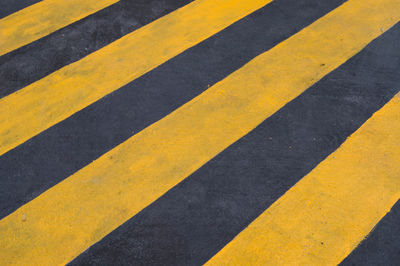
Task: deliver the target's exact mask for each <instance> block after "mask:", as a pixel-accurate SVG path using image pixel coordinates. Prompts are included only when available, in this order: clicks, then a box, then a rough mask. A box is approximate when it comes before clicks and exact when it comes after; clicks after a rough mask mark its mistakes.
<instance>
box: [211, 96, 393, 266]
mask: <svg viewBox="0 0 400 266" xmlns="http://www.w3.org/2000/svg"><path fill="white" fill-rule="evenodd" d="M399 140H400V94H398V95H397V96H396V97H395V98H394V99H392V101H391V102H389V103H388V104H387V105H386V106H385V107H383V108H382V109H381V110H380V111H378V112H377V113H375V114H374V116H373V117H372V118H371V119H370V120H369V121H367V122H366V123H365V124H364V125H363V126H362V127H361V128H360V129H359V130H358V131H357V132H356V133H354V134H353V135H352V136H351V137H350V138H349V139H348V140H347V141H346V142H345V143H344V144H343V145H342V146H341V147H340V148H339V149H338V150H337V151H335V152H334V153H332V154H331V155H330V156H329V157H328V158H327V159H326V160H325V161H323V162H322V163H321V164H319V165H318V166H317V167H316V168H315V169H314V170H313V171H312V172H311V173H310V174H308V175H307V176H305V177H304V178H303V179H302V180H301V181H300V182H299V183H297V184H296V185H295V186H294V187H292V188H291V189H290V190H289V191H288V192H286V194H284V195H283V196H282V197H281V198H280V199H279V200H278V201H276V202H275V203H274V204H273V205H272V206H271V207H270V208H269V209H268V210H266V211H265V212H264V213H263V214H261V215H260V216H259V217H258V218H257V219H256V220H255V221H253V223H251V224H250V226H249V227H248V228H246V229H245V230H244V231H242V232H241V233H240V234H239V235H238V236H237V237H236V238H235V239H234V240H232V241H231V242H230V243H229V244H228V245H227V246H226V247H224V248H223V249H222V250H221V251H220V252H219V253H218V254H217V255H215V257H214V258H212V259H211V260H210V261H209V262H208V263H207V264H208V265H337V264H338V263H340V262H341V261H342V260H343V259H344V258H345V257H346V256H347V255H348V254H349V253H350V252H351V251H352V250H353V249H354V248H355V247H356V246H357V245H358V243H360V242H361V241H362V240H363V238H364V237H365V236H366V235H367V234H368V233H369V232H370V231H371V230H372V229H373V227H374V226H375V225H376V224H377V223H378V221H379V220H380V219H382V218H383V216H384V215H385V214H386V213H387V212H388V211H389V210H390V208H391V207H392V206H393V205H394V204H395V203H396V201H397V200H398V199H399V198H400V178H399V177H400V142H399Z"/></svg>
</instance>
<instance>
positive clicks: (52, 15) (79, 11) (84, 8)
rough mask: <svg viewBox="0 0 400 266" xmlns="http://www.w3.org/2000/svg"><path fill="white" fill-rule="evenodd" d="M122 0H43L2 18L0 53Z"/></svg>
mask: <svg viewBox="0 0 400 266" xmlns="http://www.w3.org/2000/svg"><path fill="white" fill-rule="evenodd" d="M118 1H119V0H84V1H82V0H67V1H66V0H43V1H41V2H39V3H37V4H34V5H32V6H29V7H27V8H25V9H22V10H20V11H18V12H16V13H14V14H11V15H9V16H7V17H5V18H3V19H1V20H0V55H3V54H6V53H8V52H10V51H12V50H14V49H17V48H19V47H21V46H24V45H26V44H28V43H30V42H33V41H36V40H37V39H40V38H42V37H44V36H46V35H48V34H50V33H52V32H54V31H56V30H58V29H60V28H62V27H65V26H67V25H68V24H71V23H73V22H74V21H77V20H80V19H82V18H84V17H86V16H88V15H90V14H93V13H95V12H97V11H99V10H100V9H103V8H105V7H107V6H109V5H111V4H114V3H116V2H118Z"/></svg>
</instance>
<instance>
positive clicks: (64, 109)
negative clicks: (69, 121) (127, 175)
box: [0, 0, 271, 155]
mask: <svg viewBox="0 0 400 266" xmlns="http://www.w3.org/2000/svg"><path fill="white" fill-rule="evenodd" d="M270 1H271V0H254V1H244V0H219V1H216V0H197V1H194V2H192V3H191V4H189V5H187V6H185V7H183V8H181V9H178V10H176V11H174V12H172V13H170V14H168V15H166V16H164V17H162V18H160V19H158V20H156V21H154V22H153V23H150V24H148V25H146V26H144V27H142V28H141V29H139V30H137V31H134V32H132V33H130V34H128V35H126V36H125V37H123V38H121V39H119V40H117V41H115V42H114V43H112V44H110V45H108V46H107V47H105V48H103V49H100V50H99V51H97V52H95V53H93V54H91V55H89V56H87V57H85V58H83V59H82V60H80V61H78V62H75V63H73V64H71V65H68V66H66V67H64V68H62V69H60V70H58V71H56V72H54V73H52V74H51V75H49V76H47V77H45V78H43V79H41V80H39V81H37V82H35V83H33V84H31V85H29V86H27V87H25V88H23V89H22V90H20V91H17V92H16V93H13V94H11V95H9V96H7V97H5V98H3V99H0V155H1V154H3V153H5V152H7V151H9V150H10V149H13V148H15V147H16V146H17V145H19V144H21V143H23V142H25V141H26V140H28V139H30V138H31V137H33V136H35V135H37V134H39V133H40V132H41V131H43V130H45V129H47V128H49V127H51V126H53V125H54V124H56V123H58V122H60V121H62V120H64V119H65V118H67V117H69V116H70V115H72V114H74V113H75V112H77V111H79V110H81V109H83V108H85V107H86V106H88V105H89V104H91V103H93V102H95V101H97V100H98V99H100V98H102V97H103V96H105V95H107V94H109V93H110V92H112V91H114V90H117V89H118V88H120V87H121V86H123V85H125V84H127V83H128V82H130V81H132V80H134V79H136V78H138V77H139V76H141V75H143V74H144V73H146V72H148V71H150V70H151V69H153V68H155V67H157V66H158V65H160V64H162V63H164V62H165V61H167V60H169V59H170V58H171V57H173V56H176V55H177V54H179V53H181V52H183V51H184V50H186V49H188V48H190V47H192V46H193V45H195V44H197V43H199V42H201V41H203V40H204V39H206V38H208V37H210V36H211V35H213V34H215V33H217V32H218V31H220V30H222V29H224V28H225V27H227V26H229V25H230V24H232V23H233V22H235V21H237V20H239V19H241V18H243V17H244V16H246V15H248V14H249V13H251V12H253V11H254V10H256V9H258V8H261V7H262V6H264V5H266V4H267V3H269V2H270Z"/></svg>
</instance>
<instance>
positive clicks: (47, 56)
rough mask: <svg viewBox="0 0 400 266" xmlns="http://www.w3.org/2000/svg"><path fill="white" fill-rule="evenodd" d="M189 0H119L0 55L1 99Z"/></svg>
mask: <svg viewBox="0 0 400 266" xmlns="http://www.w3.org/2000/svg"><path fill="white" fill-rule="evenodd" d="M190 2H192V0H121V1H120V2H117V3H115V4H113V5H111V6H108V7H106V8H104V9H102V10H100V11H98V12H96V13H94V14H92V15H90V16H88V17H86V18H83V19H82V20H79V21H77V22H75V23H72V24H71V25H69V26H66V27H65V28H62V29H60V30H58V31H56V32H54V33H52V34H50V35H48V36H45V37H43V38H41V39H39V40H37V41H35V42H32V43H30V44H28V45H26V46H23V47H21V48H19V49H17V50H14V51H12V52H10V53H8V54H6V55H3V56H1V57H0V98H1V97H4V96H6V95H9V94H10V93H13V92H15V91H17V90H19V89H21V88H23V87H25V86H27V85H29V84H30V83H33V82H35V81H37V80H39V79H41V78H43V77H45V76H47V75H49V74H50V73H52V72H54V71H56V70H58V69H60V68H62V67H64V66H66V65H68V64H71V63H73V62H75V61H78V60H79V59H81V58H83V57H85V56H87V55H88V54H90V53H93V52H94V51H96V50H98V49H100V48H102V47H104V46H106V45H107V44H109V43H111V42H113V41H115V40H117V39H119V38H121V37H122V36H124V35H126V34H128V33H130V32H132V31H134V30H136V29H138V28H140V27H142V26H144V25H146V24H148V23H150V22H152V21H153V20H156V19H158V18H160V17H161V16H163V15H166V14H168V13H170V12H172V11H174V10H175V9H177V8H180V7H182V6H184V5H185V4H188V3H190Z"/></svg>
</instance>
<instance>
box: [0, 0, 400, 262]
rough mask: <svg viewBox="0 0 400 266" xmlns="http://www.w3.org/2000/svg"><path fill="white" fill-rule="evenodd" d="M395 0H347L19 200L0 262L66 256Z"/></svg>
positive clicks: (339, 59) (184, 172)
mask: <svg viewBox="0 0 400 266" xmlns="http://www.w3.org/2000/svg"><path fill="white" fill-rule="evenodd" d="M399 8H400V1H398V0H393V1H376V0H362V1H361V0H350V1H349V2H347V3H346V4H344V5H342V6H341V7H339V8H337V9H336V10H334V11H332V12H331V13H330V14H328V15H326V16H324V17H323V18H321V19H320V20H318V21H317V22H315V23H313V24H312V25H310V26H309V27H307V28H306V29H303V30H302V31H300V32H299V33H298V34H296V35H294V36H292V37H291V38H289V39H288V40H286V41H284V42H282V43H280V44H279V45H277V46H275V47H274V48H272V49H271V50H270V51H268V52H266V53H264V54H262V55H260V56H258V57H257V58H255V59H254V60H252V61H251V62H250V63H248V64H247V65H245V66H244V67H242V68H241V69H239V70H238V71H236V72H234V73H233V74H231V75H230V76H228V77H227V78H226V79H224V80H222V81H221V82H219V83H217V84H216V85H214V86H212V87H210V88H209V89H208V90H207V91H205V92H204V93H202V94H201V95H199V96H198V97H196V98H194V99H193V100H191V101H190V102H188V103H187V104H185V105H183V106H182V107H180V108H178V109H177V110H176V111H174V112H172V113H171V114H169V115H167V116H166V117H164V118H163V119H161V120H160V121H158V122H156V123H154V124H153V125H151V126H149V127H148V128H146V129H144V130H143V131H141V132H139V133H138V134H136V135H135V136H133V137H131V138H130V139H128V140H127V141H126V142H124V143H122V144H121V145H119V146H117V147H116V148H114V149H113V150H111V151H110V152H108V153H106V154H105V155H103V156H102V157H100V158H99V159H98V160H96V161H94V162H93V163H91V164H90V165H88V166H87V167H85V168H83V169H81V170H80V171H78V172H76V173H75V174H73V175H72V176H70V177H69V178H67V179H66V180H64V181H62V182H61V183H59V184H57V185H56V186H54V187H52V188H51V189H49V190H47V191H46V192H45V193H43V194H42V195H40V196H39V197H37V198H36V199H34V200H32V201H31V202H29V203H27V204H26V205H24V206H22V207H21V208H19V209H18V210H17V211H15V212H14V213H12V214H10V215H9V216H7V217H6V218H4V219H2V220H1V221H0V235H1V236H2V237H1V238H0V246H1V247H3V248H2V249H0V264H4V263H11V264H12V263H14V264H30V265H36V264H39V265H51V264H62V263H66V262H67V261H69V260H71V259H72V258H74V257H75V256H77V255H78V254H79V253H81V252H82V251H83V250H85V249H86V248H88V247H89V246H90V245H92V244H94V243H95V242H97V241H99V240H100V239H101V238H103V237H104V236H105V235H107V234H108V233H110V232H111V231H112V230H114V229H115V228H116V227H118V226H119V225H121V224H122V223H124V222H125V221H127V220H128V219H129V218H131V217H132V216H134V215H135V214H137V213H138V212H139V211H141V210H142V209H143V208H145V207H146V206H148V205H149V204H150V203H152V202H153V201H154V200H156V199H157V198H159V197H160V196H161V195H163V194H164V193H165V192H166V191H168V190H169V189H171V188H172V187H173V186H175V185H176V184H178V183H179V182H180V181H182V180H183V179H184V178H185V177H187V176H188V175H190V174H191V173H193V172H194V171H195V170H197V169H198V168H199V167H201V166H202V165H203V164H204V163H206V162H207V161H208V160H210V159H211V158H212V157H214V156H215V155H217V154H218V153H219V152H221V151H222V150H224V149H225V148H226V147H228V146H229V145H230V144H232V143H233V142H235V141H236V140H238V139H239V138H240V137H242V136H244V135H245V134H247V133H248V132H249V131H251V130H252V129H254V128H255V127H256V126H257V125H258V124H259V123H261V122H262V121H263V120H264V119H266V118H267V117H269V116H270V115H272V114H273V113H274V112H276V111H277V110H278V109H279V108H281V107H282V106H284V105H285V104H286V103H287V102H288V101H290V100H292V99H293V98H294V97H296V96H298V95H299V94H300V93H302V92H303V91H304V90H305V89H307V88H308V87H309V86H310V85H312V84H313V83H315V82H316V81H317V80H319V79H320V78H321V77H323V76H324V75H326V74H327V73H329V72H330V71H332V70H333V69H335V68H336V67H338V66H339V65H341V64H342V63H343V62H345V61H346V60H347V59H348V58H349V57H351V56H353V55H354V54H355V53H357V52H358V51H360V49H362V48H363V47H365V45H366V44H367V43H368V42H370V41H371V40H372V39H374V38H376V37H377V36H379V35H380V34H381V33H382V32H381V28H383V27H384V28H385V29H389V28H390V27H391V26H392V25H393V24H394V23H396V22H397V21H398V20H399V19H400V13H399V12H397V10H399ZM1 262H2V263H1Z"/></svg>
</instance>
